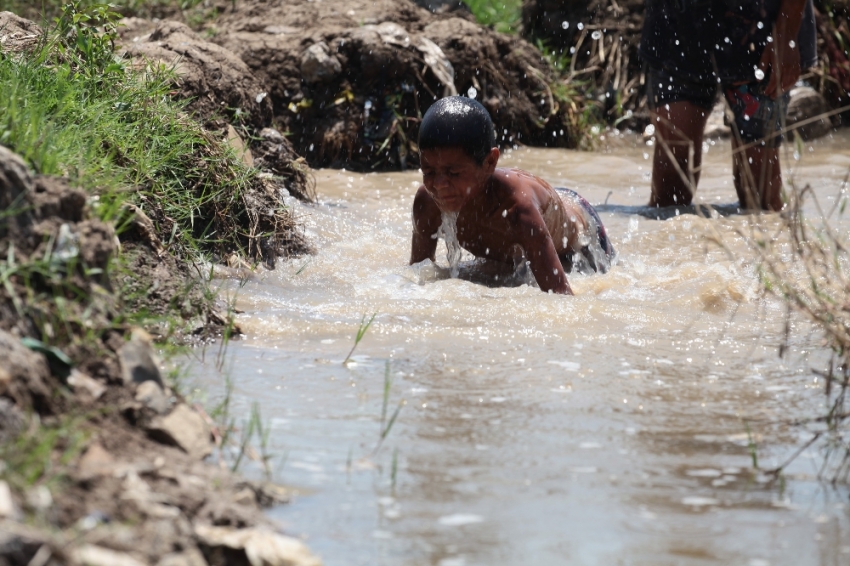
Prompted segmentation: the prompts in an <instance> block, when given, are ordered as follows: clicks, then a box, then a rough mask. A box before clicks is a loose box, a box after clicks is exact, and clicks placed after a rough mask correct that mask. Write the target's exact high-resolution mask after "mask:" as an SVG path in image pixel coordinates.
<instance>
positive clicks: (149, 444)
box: [0, 147, 319, 566]
mask: <svg viewBox="0 0 850 566" xmlns="http://www.w3.org/2000/svg"><path fill="white" fill-rule="evenodd" d="M86 200H87V199H86V195H85V193H83V192H82V191H80V190H77V189H74V188H71V187H69V186H68V183H67V182H66V181H65V180H63V179H60V178H55V177H45V176H39V175H35V176H34V175H32V174H31V173H30V171H29V170H28V168H27V166H26V164H25V163H24V162H23V160H22V159H20V158H19V157H18V156H16V155H15V154H13V153H11V152H9V151H8V150H6V149H5V148H2V147H0V208H2V210H4V211H13V212H14V214H13V215H7V216H4V218H3V221H2V222H0V252H2V254H3V256H4V257H7V258H14V259H13V260H11V261H7V262H6V263H4V264H3V266H2V267H3V273H2V274H1V275H0V276H2V279H3V283H4V285H3V286H2V287H0V313H2V317H0V321H2V322H0V359H2V360H3V361H4V363H3V365H2V367H0V452H2V454H1V455H2V460H3V462H4V470H3V479H2V480H0V564H9V565H12V564H14V565H17V564H44V565H48V564H52V565H59V564H80V565H82V564H87V565H103V566H107V565H109V566H114V565H118V564H122V565H136V564H160V565H165V564H168V565H184V564H185V565H204V564H211V565H215V564H220V565H225V564H227V565H230V564H245V565H248V564H256V563H258V562H257V561H256V560H255V559H254V558H249V557H256V556H262V557H264V558H263V560H265V562H261V563H263V564H303V565H314V564H318V563H319V562H318V560H316V559H315V558H314V557H312V556H311V555H310V553H309V552H308V551H307V550H306V548H305V547H304V546H303V545H302V544H301V543H300V542H298V541H296V540H294V539H291V538H288V537H285V536H283V535H281V534H279V533H277V532H276V530H275V529H274V526H273V525H271V524H270V523H269V522H268V521H267V520H266V519H265V518H264V516H263V514H262V511H261V506H262V505H264V504H270V503H272V502H275V501H279V500H281V499H285V497H286V494H285V493H284V492H282V491H281V490H279V489H278V488H275V487H274V486H269V485H263V484H259V483H252V482H247V481H245V480H242V479H240V478H238V477H237V476H234V475H233V474H230V473H228V472H226V471H223V470H222V469H219V468H217V467H214V466H212V465H208V464H203V463H202V462H201V460H202V459H203V458H204V457H206V456H207V455H209V454H210V453H211V452H212V450H213V448H214V441H213V438H214V433H216V432H217V431H216V429H215V425H214V423H213V422H212V421H211V420H210V419H209V417H207V416H206V415H205V413H203V411H198V410H196V409H195V408H193V407H190V406H189V405H187V404H186V403H185V402H184V400H183V399H182V398H181V397H180V395H179V393H177V392H176V391H173V390H172V389H171V388H170V387H169V386H168V385H167V384H166V382H165V381H164V380H163V378H162V376H161V374H160V371H159V368H158V366H157V362H156V358H155V355H154V352H153V348H152V344H151V338H150V336H148V335H147V333H145V332H144V331H141V330H133V331H132V332H130V329H128V328H125V327H123V326H122V324H121V316H120V315H121V312H122V309H123V308H126V305H124V304H122V298H121V297H120V296H118V295H117V294H116V293H115V292H114V289H115V288H116V286H117V283H118V281H117V279H118V277H116V274H112V273H110V272H109V271H108V269H109V266H110V265H111V262H110V259H111V258H112V256H113V255H115V254H116V253H117V251H118V245H119V244H118V241H117V239H116V237H115V232H114V230H113V229H112V228H111V227H110V226H108V225H106V224H104V223H102V222H100V221H99V220H96V219H93V218H91V217H90V216H89V213H88V211H87V204H86ZM150 251H153V250H150ZM137 255H140V256H141V255H145V256H146V257H151V254H150V253H147V254H145V253H142V252H137ZM151 267H152V268H153V270H154V271H156V270H157V269H159V268H158V267H156V266H151ZM154 277H156V275H154ZM162 279H163V280H170V279H172V277H168V276H167V275H166V276H163V277H162ZM189 310H190V311H191V310H193V309H192V308H191V307H189ZM45 333H48V334H50V335H49V336H46V335H45ZM125 335H131V339H130V340H129V341H126V340H125ZM42 340H44V342H42ZM46 342H50V343H58V344H63V347H62V348H61V349H59V348H57V347H55V346H48V345H47V344H46ZM218 438H220V432H219V436H218ZM22 519H26V520H25V521H23V522H22V521H21V520H22Z"/></svg>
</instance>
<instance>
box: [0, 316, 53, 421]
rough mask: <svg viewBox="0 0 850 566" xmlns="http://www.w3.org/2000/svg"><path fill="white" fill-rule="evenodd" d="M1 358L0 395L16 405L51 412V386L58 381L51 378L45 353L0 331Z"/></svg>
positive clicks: (42, 412)
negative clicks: (42, 353) (0, 377)
mask: <svg viewBox="0 0 850 566" xmlns="http://www.w3.org/2000/svg"><path fill="white" fill-rule="evenodd" d="M0 360H3V370H4V371H3V373H4V375H3V377H4V379H3V382H2V383H0V387H3V390H2V391H0V395H2V396H3V397H7V398H9V399H12V400H13V401H15V403H17V404H18V406H19V407H24V408H26V409H30V408H32V409H34V410H35V411H36V412H37V413H39V414H52V413H53V412H54V410H55V408H56V400H55V399H54V395H53V389H54V387H56V386H58V383H55V382H54V381H53V379H52V378H51V376H50V370H49V369H48V366H47V362H46V360H45V359H44V356H43V355H41V354H36V353H35V352H33V351H32V350H30V349H29V348H27V347H25V346H24V345H23V344H21V341H20V340H18V339H17V338H15V337H14V336H12V335H11V334H9V333H8V332H5V331H3V330H0Z"/></svg>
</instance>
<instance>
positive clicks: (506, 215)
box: [502, 210, 508, 218]
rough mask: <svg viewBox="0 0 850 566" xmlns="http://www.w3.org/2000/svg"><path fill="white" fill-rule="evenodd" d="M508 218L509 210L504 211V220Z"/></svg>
mask: <svg viewBox="0 0 850 566" xmlns="http://www.w3.org/2000/svg"><path fill="white" fill-rule="evenodd" d="M507 217H508V211H507V210H503V211H502V218H507Z"/></svg>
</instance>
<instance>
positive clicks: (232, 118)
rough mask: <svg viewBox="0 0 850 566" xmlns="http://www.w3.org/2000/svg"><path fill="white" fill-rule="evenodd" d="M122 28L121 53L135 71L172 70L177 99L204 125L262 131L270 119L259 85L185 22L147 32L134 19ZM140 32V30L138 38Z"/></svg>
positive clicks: (160, 25)
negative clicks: (243, 126)
mask: <svg viewBox="0 0 850 566" xmlns="http://www.w3.org/2000/svg"><path fill="white" fill-rule="evenodd" d="M127 24H128V25H125V26H122V28H120V29H121V33H122V35H123V37H124V38H125V43H124V48H123V55H124V56H125V57H127V58H129V59H130V60H131V61H132V62H133V65H134V66H135V67H136V68H137V69H139V70H145V69H147V68H150V67H151V66H157V65H162V66H165V67H166V68H169V69H173V71H174V73H175V75H176V78H177V81H176V85H175V86H176V87H177V88H179V92H178V93H177V96H178V97H179V98H181V99H184V100H187V101H188V104H187V106H186V108H187V110H188V111H189V112H191V113H192V114H193V115H194V116H195V117H196V118H198V119H199V120H200V121H201V122H203V123H204V124H206V125H208V126H210V125H212V126H214V127H215V126H218V127H221V126H222V120H224V121H225V122H229V123H247V124H250V125H252V126H254V127H263V126H264V125H266V124H268V123H269V122H270V121H271V117H272V106H271V101H270V100H268V99H267V97H266V93H265V91H264V90H263V86H262V85H261V84H260V82H259V81H258V80H257V79H256V78H255V77H254V75H253V73H252V72H251V70H250V69H248V67H247V66H246V65H245V63H243V62H242V60H241V59H239V58H238V57H236V56H235V55H234V54H233V53H231V52H230V51H228V50H226V49H222V48H221V47H220V46H218V45H216V44H214V43H210V42H209V41H205V40H204V39H202V38H201V37H200V36H198V35H197V34H196V33H195V32H194V31H192V30H191V29H190V28H189V27H188V26H187V25H186V24H183V23H180V22H174V21H164V22H159V23H156V24H154V25H153V27H152V29H148V28H149V26H148V25H146V24H147V22H144V21H141V22H140V21H138V20H133V21H130V22H127ZM139 32H143V33H141V34H140V35H138V33H139Z"/></svg>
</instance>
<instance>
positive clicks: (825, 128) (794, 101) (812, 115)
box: [785, 86, 833, 140]
mask: <svg viewBox="0 0 850 566" xmlns="http://www.w3.org/2000/svg"><path fill="white" fill-rule="evenodd" d="M788 95H789V97H790V100H789V101H788V114H787V116H786V118H785V124H786V127H787V128H789V129H791V131H790V132H789V137H791V138H793V135H794V134H793V132H794V130H796V131H797V132H798V133H799V134H800V137H801V138H803V139H804V140H814V139H817V138H822V137H823V136H826V135H828V134H829V133H830V132H831V131H832V130H833V127H832V122H831V121H830V119H829V117H827V116H826V114H827V113H828V112H829V104H828V103H827V102H826V99H825V98H824V97H823V95H821V94H820V93H819V92H818V91H816V90H815V89H813V88H811V87H808V86H798V87H795V88H792V89H791V91H790V92H789V93H788ZM809 120H811V121H809ZM802 122H806V123H802ZM795 124H800V126H798V127H796V128H794V125H795Z"/></svg>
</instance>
